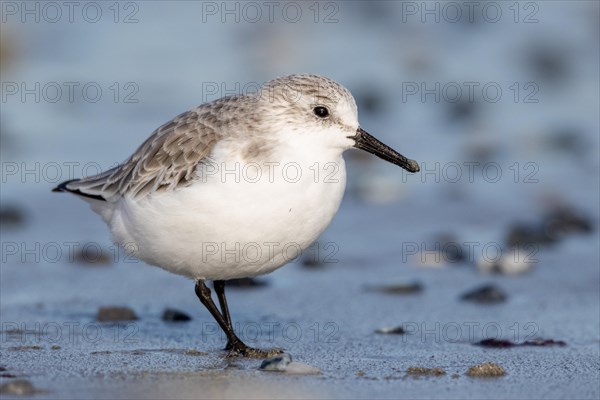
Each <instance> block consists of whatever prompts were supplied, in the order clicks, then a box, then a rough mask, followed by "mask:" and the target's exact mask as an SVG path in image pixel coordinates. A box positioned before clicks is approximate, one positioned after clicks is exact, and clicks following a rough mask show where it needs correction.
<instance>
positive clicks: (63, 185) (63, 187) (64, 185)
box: [52, 179, 106, 201]
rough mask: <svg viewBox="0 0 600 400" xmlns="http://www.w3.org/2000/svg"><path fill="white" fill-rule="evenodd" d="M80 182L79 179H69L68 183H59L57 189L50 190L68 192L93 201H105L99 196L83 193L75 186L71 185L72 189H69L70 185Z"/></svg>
mask: <svg viewBox="0 0 600 400" xmlns="http://www.w3.org/2000/svg"><path fill="white" fill-rule="evenodd" d="M80 181H81V179H71V180H69V181H64V182H62V183H60V184H59V185H58V186H57V187H55V188H54V189H52V191H53V192H69V193H73V194H76V195H78V196H82V197H87V198H90V199H94V200H100V201H106V199H105V198H104V197H102V196H101V195H99V194H92V193H86V192H83V191H82V190H81V188H79V187H77V186H76V185H73V186H74V187H69V185H70V184H76V183H77V182H80Z"/></svg>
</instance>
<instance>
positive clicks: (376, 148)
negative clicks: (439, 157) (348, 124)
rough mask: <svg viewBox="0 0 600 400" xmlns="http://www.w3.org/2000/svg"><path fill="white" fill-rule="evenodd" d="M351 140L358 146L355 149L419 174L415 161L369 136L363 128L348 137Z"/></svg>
mask: <svg viewBox="0 0 600 400" xmlns="http://www.w3.org/2000/svg"><path fill="white" fill-rule="evenodd" d="M348 138H349V139H354V140H355V141H356V144H355V145H354V147H356V148H357V149H361V150H365V151H368V152H369V153H371V154H375V155H376V156H377V157H379V158H381V159H382V160H385V161H389V162H391V163H392V164H395V165H397V166H399V167H402V168H404V169H405V170H407V171H408V172H419V170H420V168H419V164H417V162H416V161H415V160H411V159H409V158H406V157H404V156H403V155H402V154H400V153H398V152H397V151H396V150H394V149H392V148H391V147H389V146H388V145H386V144H384V143H381V142H380V141H379V140H377V139H375V138H374V137H373V136H371V135H369V133H368V132H367V131H365V130H364V129H363V128H360V127H359V128H358V130H357V131H356V135H355V136H348Z"/></svg>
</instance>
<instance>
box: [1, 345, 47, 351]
mask: <svg viewBox="0 0 600 400" xmlns="http://www.w3.org/2000/svg"><path fill="white" fill-rule="evenodd" d="M8 350H12V351H29V350H42V346H37V345H33V346H13V347H9V348H8Z"/></svg>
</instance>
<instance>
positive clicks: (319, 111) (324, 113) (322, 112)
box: [313, 106, 329, 118]
mask: <svg viewBox="0 0 600 400" xmlns="http://www.w3.org/2000/svg"><path fill="white" fill-rule="evenodd" d="M313 112H314V113H315V115H316V116H317V117H319V118H327V117H329V110H328V109H327V107H323V106H316V107H315V108H313Z"/></svg>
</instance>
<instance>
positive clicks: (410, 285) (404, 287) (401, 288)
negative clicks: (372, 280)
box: [367, 282, 423, 294]
mask: <svg viewBox="0 0 600 400" xmlns="http://www.w3.org/2000/svg"><path fill="white" fill-rule="evenodd" d="M367 289H368V290H372V291H377V292H382V293H390V294H411V293H419V292H421V291H422V290H423V285H421V284H420V283H419V282H407V283H395V284H390V285H376V286H369V287H367Z"/></svg>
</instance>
